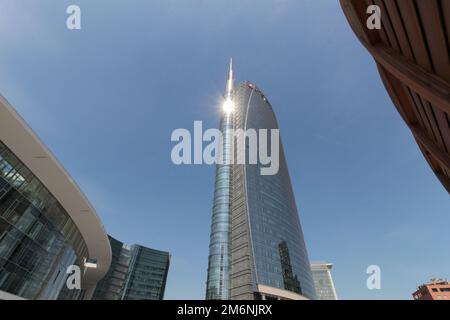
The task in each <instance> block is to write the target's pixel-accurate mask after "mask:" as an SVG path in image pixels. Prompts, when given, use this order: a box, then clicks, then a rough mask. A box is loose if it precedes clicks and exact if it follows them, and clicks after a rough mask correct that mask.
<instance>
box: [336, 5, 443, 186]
mask: <svg viewBox="0 0 450 320" xmlns="http://www.w3.org/2000/svg"><path fill="white" fill-rule="evenodd" d="M340 1H341V6H342V8H343V10H344V13H345V15H346V16H347V19H348V22H349V23H350V26H351V27H352V29H353V31H354V32H355V34H356V36H357V37H358V39H359V40H360V41H361V43H362V44H363V45H364V46H365V48H366V49H367V50H368V51H369V53H370V54H371V55H372V56H373V58H374V59H375V63H376V66H377V68H378V71H379V73H380V76H381V79H382V81H383V83H384V85H385V87H386V90H387V91H388V93H389V95H390V97H391V99H392V102H393V103H394V105H395V107H396V108H397V110H398V112H399V114H400V116H401V117H402V118H403V120H404V122H405V123H406V125H407V126H408V127H409V129H410V130H411V132H412V135H413V137H414V139H415V140H416V142H417V144H418V146H419V149H420V150H421V152H422V153H423V155H424V157H425V159H426V161H427V162H428V164H429V165H430V167H431V169H432V170H433V172H434V173H435V175H436V176H437V178H438V179H439V180H440V181H441V183H442V185H443V186H444V187H445V188H446V189H447V191H448V192H450V154H449V152H450V120H449V119H450V58H449V57H450V49H449V48H450V46H449V43H450V1H447V0H425V1H423V0H416V1H414V0H340ZM371 5H377V6H378V7H379V8H380V13H381V28H379V29H376V28H374V29H369V28H368V27H367V20H368V18H369V16H370V15H371V14H368V13H367V9H368V7H369V6H371ZM372 14H373V13H372ZM349 58H350V57H349ZM382 126H383V124H382V123H380V130H382Z"/></svg>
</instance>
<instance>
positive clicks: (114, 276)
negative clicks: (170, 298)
mask: <svg viewBox="0 0 450 320" xmlns="http://www.w3.org/2000/svg"><path fill="white" fill-rule="evenodd" d="M108 238H109V241H110V243H111V249H112V262H111V267H110V269H109V270H108V273H107V274H106V275H105V277H104V278H103V279H102V280H101V281H100V282H99V283H98V284H97V287H96V289H95V292H94V295H93V299H94V300H162V299H163V298H164V291H165V288H166V281H167V274H168V271H169V265H170V254H169V253H168V252H164V251H159V250H155V249H151V248H147V247H144V246H141V245H136V244H135V245H132V246H129V245H126V244H124V243H123V242H121V241H119V240H117V239H114V238H113V237H111V236H108Z"/></svg>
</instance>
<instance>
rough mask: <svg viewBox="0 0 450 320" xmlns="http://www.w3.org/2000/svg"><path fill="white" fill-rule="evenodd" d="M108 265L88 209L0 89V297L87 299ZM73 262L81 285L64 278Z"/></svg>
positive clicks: (106, 248)
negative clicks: (73, 285)
mask: <svg viewBox="0 0 450 320" xmlns="http://www.w3.org/2000/svg"><path fill="white" fill-rule="evenodd" d="M110 264H111V247H110V244H109V241H108V237H107V234H106V232H105V229H104V227H103V225H102V223H101V221H100V219H99V218H98V216H97V215H96V213H95V210H94V208H93V207H92V205H91V204H90V203H89V201H88V200H87V198H86V197H85V195H84V194H83V193H82V191H81V190H80V189H79V188H78V186H77V185H76V183H75V182H74V181H73V179H72V178H71V177H70V176H69V174H68V173H67V172H66V171H65V170H64V168H63V167H62V166H61V165H60V164H59V163H58V161H57V160H56V159H55V157H54V156H53V155H52V153H51V152H50V151H49V150H48V149H47V148H46V147H45V145H44V144H43V143H42V142H41V141H40V140H39V138H38V137H37V136H36V135H35V134H34V133H33V132H32V130H31V129H30V128H29V127H28V125H27V124H26V123H25V121H24V120H23V119H22V118H21V117H20V116H19V115H18V114H17V113H16V112H15V111H14V109H13V108H12V107H11V105H10V104H9V103H8V102H7V101H6V100H5V99H4V98H3V97H1V96H0V300H1V299H14V298H17V299H20V298H24V299H58V298H61V296H64V297H65V298H67V297H72V298H84V299H89V298H90V296H91V295H92V293H93V290H94V289H95V286H96V284H97V282H98V281H99V280H101V279H102V277H103V276H104V275H105V274H106V272H107V271H108V269H109V266H110ZM71 265H76V266H79V267H80V268H81V290H76V289H74V290H69V289H68V288H67V286H66V285H65V284H66V279H67V276H68V274H67V268H68V267H69V266H71ZM62 292H64V293H63V294H61V293H62Z"/></svg>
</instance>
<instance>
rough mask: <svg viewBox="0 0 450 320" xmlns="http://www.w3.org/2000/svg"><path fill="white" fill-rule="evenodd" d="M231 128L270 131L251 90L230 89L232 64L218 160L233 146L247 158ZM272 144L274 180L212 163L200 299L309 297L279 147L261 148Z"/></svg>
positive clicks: (257, 170)
mask: <svg viewBox="0 0 450 320" xmlns="http://www.w3.org/2000/svg"><path fill="white" fill-rule="evenodd" d="M230 100H231V102H232V103H231V104H230ZM230 105H231V106H230ZM231 128H232V129H234V130H235V132H236V130H238V129H242V130H243V131H247V130H249V129H254V130H256V131H257V132H259V130H260V129H263V130H269V131H270V130H272V129H275V130H277V129H278V123H277V120H276V117H275V114H274V112H273V109H272V106H271V104H270V103H269V101H268V99H267V97H265V96H264V94H263V93H262V92H261V91H260V90H259V89H258V88H257V87H256V86H255V85H254V84H252V83H250V82H245V83H242V84H240V85H239V86H237V87H234V79H233V72H232V66H230V70H229V74H228V79H227V88H226V93H225V102H224V113H223V115H222V119H221V131H222V133H223V136H224V138H223V140H224V141H223V144H222V145H223V151H222V152H223V153H224V157H223V158H224V160H225V159H227V158H228V157H231V158H233V159H236V157H238V155H237V154H236V152H237V149H238V148H239V145H241V146H244V149H245V151H244V154H245V156H246V159H249V148H248V144H247V143H246V142H245V141H247V140H246V137H245V136H235V135H234V134H233V135H232V133H230V132H229V130H230V129H231ZM268 135H269V136H270V134H268ZM239 139H241V141H239ZM272 143H279V155H278V159H277V160H278V162H279V170H278V172H277V173H276V174H274V175H262V174H261V169H262V168H263V167H266V166H265V165H264V164H262V163H261V162H260V161H258V163H256V164H251V162H250V161H246V162H245V164H239V163H237V162H236V161H234V162H233V164H232V165H227V164H226V162H225V161H224V162H225V164H218V165H217V170H216V185H215V187H216V189H215V194H214V205H213V216H212V226H211V240H210V255H209V261H208V263H209V264H208V278H207V288H206V298H207V299H244V300H248V299H249V300H253V299H256V300H258V299H315V296H316V295H315V289H314V283H313V280H312V276H311V269H310V263H309V258H308V253H307V250H306V246H305V242H304V238H303V233H302V229H301V225H300V219H299V216H298V211H297V206H296V202H295V197H294V194H293V191H292V186H291V182H290V177H289V172H288V168H287V163H286V159H285V156H284V151H283V145H282V143H281V140H280V141H269V143H268V146H267V148H268V150H270V149H271V144H272ZM231 144H233V148H232V149H230V146H231ZM235 145H236V146H237V147H234V146H235ZM230 150H233V151H232V152H230Z"/></svg>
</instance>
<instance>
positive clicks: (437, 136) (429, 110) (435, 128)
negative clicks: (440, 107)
mask: <svg viewBox="0 0 450 320" xmlns="http://www.w3.org/2000/svg"><path fill="white" fill-rule="evenodd" d="M420 101H421V102H422V105H423V108H424V110H425V113H426V115H427V118H428V121H429V122H430V126H431V129H432V130H433V133H434V137H435V141H436V142H437V144H438V146H439V147H440V148H441V149H442V151H444V152H446V151H447V150H446V149H445V144H444V140H443V139H442V134H441V130H440V128H439V126H438V124H437V121H436V117H435V115H434V112H433V109H432V108H431V105H430V103H429V102H428V101H426V100H425V99H423V98H422V97H420Z"/></svg>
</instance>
